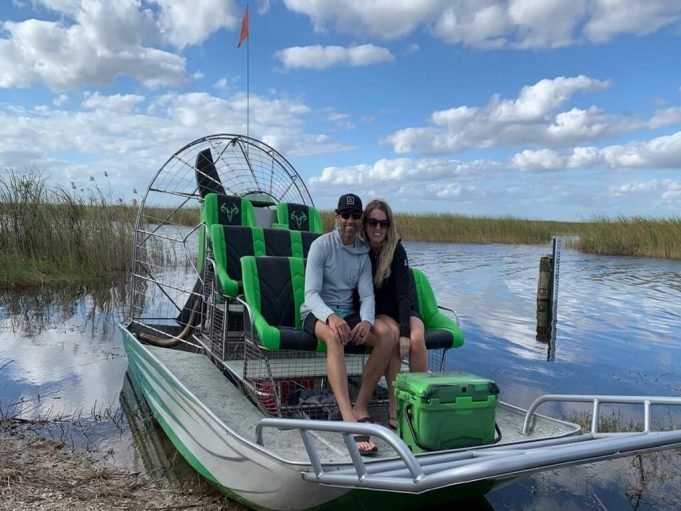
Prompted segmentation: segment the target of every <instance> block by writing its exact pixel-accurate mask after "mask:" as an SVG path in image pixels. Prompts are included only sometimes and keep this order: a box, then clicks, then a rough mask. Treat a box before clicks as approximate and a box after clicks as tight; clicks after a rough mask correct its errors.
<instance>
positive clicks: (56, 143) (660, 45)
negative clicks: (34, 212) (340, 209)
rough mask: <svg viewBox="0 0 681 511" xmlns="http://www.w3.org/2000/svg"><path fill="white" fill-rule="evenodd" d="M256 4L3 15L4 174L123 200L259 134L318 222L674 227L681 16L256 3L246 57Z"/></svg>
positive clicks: (584, 2) (655, 8)
mask: <svg viewBox="0 0 681 511" xmlns="http://www.w3.org/2000/svg"><path fill="white" fill-rule="evenodd" d="M245 7H246V2H245V1H239V2H237V1H234V0H115V1H114V0H0V172H1V173H3V174H6V173H8V172H11V171H14V172H18V173H22V172H29V171H36V170H37V171H39V172H40V173H41V175H43V176H45V178H46V179H47V180H48V182H49V183H53V184H56V185H59V186H67V187H68V186H73V187H76V189H79V188H87V187H91V186H93V183H95V185H96V186H97V187H99V188H100V189H102V190H105V191H106V193H107V194H109V195H110V196H111V198H112V199H113V200H119V199H122V200H123V201H125V202H129V201H132V200H133V199H134V198H139V196H140V194H141V193H142V192H143V191H144V190H145V189H146V187H147V185H148V184H149V182H150V181H151V179H152V178H153V176H154V174H155V173H156V171H157V170H158V169H159V168H160V167H161V166H162V165H163V163H164V162H165V161H166V160H167V159H168V158H169V157H170V156H171V155H172V154H173V153H175V152H176V151H177V150H179V149H180V148H182V147H183V146H184V145H186V144H188V143H190V142H192V141H193V140H196V139H198V138H201V137H204V136H206V135H210V134H214V133H239V134H246V133H247V132H248V134H249V135H250V136H252V137H255V138H257V139H260V140H262V141H264V142H266V143H267V144H269V145H271V146H272V147H274V148H275V149H277V150H278V151H279V152H281V153H282V154H283V155H284V156H285V157H286V158H287V159H288V160H289V161H290V162H291V163H292V164H293V166H294V167H295V168H296V169H297V170H298V172H299V173H300V174H301V176H302V177H303V179H304V181H305V183H306V185H307V187H308V189H309V191H310V193H311V195H312V197H313V199H314V201H315V204H316V205H317V207H319V208H321V209H333V208H334V207H335V201H336V199H337V197H338V196H339V195H340V194H342V193H346V192H349V191H351V192H354V193H357V194H358V195H360V197H362V198H363V199H364V200H365V201H368V200H369V199H371V198H375V197H379V198H383V199H386V200H388V201H389V202H390V204H391V205H392V207H393V209H394V210H396V211H399V212H405V213H456V214H464V215H472V216H481V215H484V216H502V215H504V216H505V215H512V216H515V217H520V218H537V219H548V220H577V221H580V220H588V219H590V218H593V217H594V216H596V215H599V216H602V215H605V216H609V217H616V216H633V215H640V216H645V217H665V218H666V217H672V216H674V217H676V216H678V215H679V213H678V212H679V206H681V173H680V169H681V65H679V59H680V58H681V56H680V51H679V50H680V49H681V2H679V0H542V1H537V0H364V1H361V2H360V1H355V0H260V1H251V2H250V3H249V35H248V38H247V39H246V41H245V42H244V43H243V44H242V45H241V47H240V48H237V42H238V38H239V33H240V28H241V20H242V16H243V12H244V8H245ZM247 96H248V101H247ZM247 105H248V106H249V115H248V116H247V115H246V107H247ZM247 118H248V120H249V121H248V126H247Z"/></svg>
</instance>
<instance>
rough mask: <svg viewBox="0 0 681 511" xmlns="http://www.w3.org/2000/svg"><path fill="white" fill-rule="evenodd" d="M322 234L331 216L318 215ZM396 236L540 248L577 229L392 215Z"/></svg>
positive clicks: (564, 224)
mask: <svg viewBox="0 0 681 511" xmlns="http://www.w3.org/2000/svg"><path fill="white" fill-rule="evenodd" d="M322 219H323V222H324V227H325V228H326V230H327V231H328V230H330V229H331V228H333V225H334V214H333V212H331V211H324V212H322ZM395 222H396V223H397V228H398V230H399V232H400V235H401V236H402V238H403V239H404V240H409V241H430V242H440V243H507V244H520V245H522V244H527V245H534V244H543V243H546V242H548V241H550V240H551V237H552V236H556V235H560V234H574V233H576V232H577V230H578V228H579V225H580V224H578V223H573V222H553V221H549V220H524V219H522V218H515V217H496V218H493V217H471V216H464V215H450V214H430V215H415V214H405V213H396V214H395Z"/></svg>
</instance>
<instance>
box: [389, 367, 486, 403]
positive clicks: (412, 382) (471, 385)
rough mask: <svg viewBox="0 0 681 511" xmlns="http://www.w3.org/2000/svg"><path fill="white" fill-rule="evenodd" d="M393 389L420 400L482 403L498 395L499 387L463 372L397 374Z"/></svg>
mask: <svg viewBox="0 0 681 511" xmlns="http://www.w3.org/2000/svg"><path fill="white" fill-rule="evenodd" d="M395 387H396V388H397V389H400V390H403V391H405V392H409V393H410V394H412V395H414V396H418V397H420V398H422V399H432V398H438V399H440V401H442V402H447V401H455V400H456V398H457V397H461V396H472V397H473V400H474V401H482V400H487V397H488V396H490V395H497V394H499V387H498V386H497V384H496V383H494V382H493V381H492V380H490V379H488V378H483V377H481V376H476V375H474V374H471V373H466V372H463V371H452V372H447V373H399V374H398V375H397V379H396V380H395Z"/></svg>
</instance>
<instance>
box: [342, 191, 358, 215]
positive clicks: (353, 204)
mask: <svg viewBox="0 0 681 511" xmlns="http://www.w3.org/2000/svg"><path fill="white" fill-rule="evenodd" d="M341 211H359V212H360V213H361V212H362V199H360V198H359V197H357V195H355V194H354V193H346V194H345V195H341V196H340V199H338V208H337V209H336V213H340V212H341Z"/></svg>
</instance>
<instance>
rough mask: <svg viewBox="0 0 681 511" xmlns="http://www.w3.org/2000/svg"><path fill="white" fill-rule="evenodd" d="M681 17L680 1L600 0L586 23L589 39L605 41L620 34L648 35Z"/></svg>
mask: <svg viewBox="0 0 681 511" xmlns="http://www.w3.org/2000/svg"><path fill="white" fill-rule="evenodd" d="M679 19H681V4H679V2H677V1H676V0H647V1H645V2H631V1H630V0H598V1H596V2H594V3H593V7H592V9H591V10H590V19H589V20H588V21H587V23H586V24H585V25H584V36H585V37H586V39H587V40H589V41H594V42H605V41H609V40H611V39H612V38H613V37H615V36H616V35H618V34H634V35H645V34H649V33H651V32H655V31H656V30H658V29H659V28H661V27H664V26H666V25H670V24H672V23H676V22H678V21H679Z"/></svg>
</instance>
